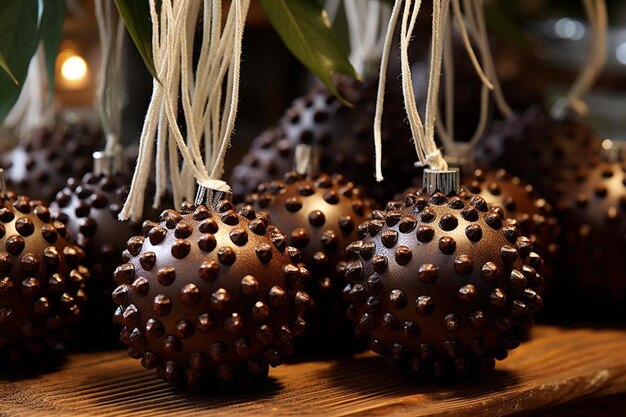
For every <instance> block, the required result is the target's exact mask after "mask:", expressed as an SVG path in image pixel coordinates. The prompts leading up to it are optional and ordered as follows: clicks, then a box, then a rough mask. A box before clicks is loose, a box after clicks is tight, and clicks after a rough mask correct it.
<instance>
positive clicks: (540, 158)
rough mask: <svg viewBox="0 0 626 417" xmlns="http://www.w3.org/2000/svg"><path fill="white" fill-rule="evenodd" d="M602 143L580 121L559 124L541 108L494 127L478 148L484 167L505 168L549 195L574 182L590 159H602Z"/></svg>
mask: <svg viewBox="0 0 626 417" xmlns="http://www.w3.org/2000/svg"><path fill="white" fill-rule="evenodd" d="M601 142H602V141H601V140H600V138H599V137H598V136H597V135H596V133H595V132H594V131H593V129H592V128H591V126H590V125H589V124H588V123H586V122H585V121H584V120H582V119H580V118H573V119H566V120H562V121H558V120H555V119H554V118H553V117H551V116H550V114H549V113H548V112H546V111H545V110H543V109H540V108H530V109H528V110H527V111H526V112H524V113H521V114H517V115H513V116H511V117H510V118H508V119H506V120H504V121H502V122H498V123H494V125H493V127H492V129H491V130H490V132H489V133H488V134H487V136H486V137H485V139H484V140H483V141H482V142H481V143H479V144H478V146H477V147H476V159H477V161H478V162H479V163H480V164H481V165H484V166H493V167H498V168H505V169H506V170H507V171H509V172H510V173H511V174H514V175H517V176H519V177H520V178H523V179H524V180H526V181H528V182H529V183H531V184H533V185H534V186H535V187H537V188H538V189H539V190H540V191H542V192H543V193H544V194H545V195H552V192H553V191H554V190H555V189H557V190H558V188H559V187H560V184H562V183H564V182H569V181H571V180H572V179H573V177H574V175H575V172H576V170H577V169H579V168H580V167H581V166H583V164H585V163H586V161H588V160H589V159H590V158H596V157H598V156H599V155H600V152H601V149H602V143H601Z"/></svg>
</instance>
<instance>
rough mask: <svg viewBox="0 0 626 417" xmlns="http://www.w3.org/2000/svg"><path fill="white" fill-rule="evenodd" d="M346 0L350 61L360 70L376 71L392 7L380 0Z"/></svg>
mask: <svg viewBox="0 0 626 417" xmlns="http://www.w3.org/2000/svg"><path fill="white" fill-rule="evenodd" d="M343 2H344V7H345V11H346V18H347V21H348V31H349V37H350V62H351V63H352V66H353V67H354V68H355V69H356V71H357V73H359V74H364V75H365V76H368V75H373V74H372V72H375V71H376V69H377V67H378V66H379V65H380V59H381V56H382V53H383V47H384V42H385V34H386V31H385V24H386V23H387V22H388V21H389V17H390V13H391V7H389V5H388V4H385V3H383V2H381V1H379V0H343Z"/></svg>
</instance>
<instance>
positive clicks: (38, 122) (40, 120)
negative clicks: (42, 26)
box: [4, 44, 54, 140]
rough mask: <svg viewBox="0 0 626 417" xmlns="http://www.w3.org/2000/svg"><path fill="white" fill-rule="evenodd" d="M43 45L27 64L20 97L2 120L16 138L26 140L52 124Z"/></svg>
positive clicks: (52, 117)
mask: <svg viewBox="0 0 626 417" xmlns="http://www.w3.org/2000/svg"><path fill="white" fill-rule="evenodd" d="M44 55H45V53H44V49H43V45H41V44H40V45H39V47H38V48H37V51H36V52H35V54H34V55H33V58H32V59H31V60H30V63H29V64H28V73H27V75H26V80H25V81H24V85H23V86H22V91H21V92H20V95H19V97H18V99H17V101H16V103H15V105H14V106H13V108H12V109H11V111H10V112H9V114H8V115H7V116H6V118H5V119H4V125H5V126H6V127H7V128H9V129H11V130H13V131H14V132H15V134H16V135H17V137H18V138H20V139H21V140H27V139H29V138H30V137H31V136H32V133H33V131H35V130H36V129H39V128H42V127H47V126H51V125H52V124H53V122H54V106H53V105H52V97H48V95H47V93H46V92H47V89H48V73H47V71H46V60H45V56H44Z"/></svg>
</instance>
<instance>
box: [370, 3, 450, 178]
mask: <svg viewBox="0 0 626 417" xmlns="http://www.w3.org/2000/svg"><path fill="white" fill-rule="evenodd" d="M402 3H403V0H397V1H396V2H395V4H394V7H393V10H392V12H391V18H390V21H389V26H388V28H387V36H386V38H385V49H384V52H383V59H382V62H381V70H380V72H381V74H380V81H379V86H378V96H377V102H376V114H375V118H374V144H375V154H376V180H377V181H381V180H383V175H382V166H381V165H382V149H381V148H382V140H381V139H382V132H381V124H382V123H381V121H382V112H383V105H384V91H385V82H386V71H387V61H388V60H389V50H390V49H391V39H392V37H393V32H394V30H395V26H396V24H397V19H398V16H399V15H400V13H402V21H401V30H400V65H401V73H402V92H403V95H404V105H405V109H406V114H407V118H408V120H409V125H410V127H411V133H412V135H413V140H414V141H415V151H416V153H417V157H418V159H419V161H420V163H421V164H423V165H429V166H430V167H431V168H433V169H436V170H447V169H448V164H447V163H446V161H445V160H444V159H443V155H442V154H441V151H440V150H439V149H438V148H437V144H436V143H435V138H434V136H435V119H436V114H437V105H438V95H439V84H440V82H439V81H440V78H441V77H440V75H441V61H442V55H443V53H442V50H443V44H444V37H445V31H446V24H447V21H448V11H449V8H450V0H441V1H434V2H433V18H432V39H431V56H430V69H429V80H428V94H427V98H426V115H425V118H424V120H425V122H424V123H422V120H421V117H420V115H419V111H418V109H417V103H416V100H415V92H414V90H413V79H412V75H411V65H410V63H409V55H408V49H409V43H410V41H411V37H412V35H413V30H414V28H415V22H416V21H417V16H418V14H419V10H420V6H421V0H415V2H414V1H413V0H404V8H403V9H402Z"/></svg>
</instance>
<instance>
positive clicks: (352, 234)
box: [245, 171, 372, 351]
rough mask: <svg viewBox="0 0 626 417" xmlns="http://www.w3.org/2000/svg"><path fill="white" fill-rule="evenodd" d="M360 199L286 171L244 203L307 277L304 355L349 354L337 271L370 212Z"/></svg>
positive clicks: (331, 181) (350, 189)
mask: <svg viewBox="0 0 626 417" xmlns="http://www.w3.org/2000/svg"><path fill="white" fill-rule="evenodd" d="M361 196H362V191H361V190H360V189H359V188H357V187H355V186H354V184H353V183H352V182H349V181H347V180H346V179H345V178H344V177H342V176H341V175H333V176H330V175H327V174H321V175H319V176H316V177H314V178H305V177H303V176H301V175H298V174H297V173H296V172H294V171H290V172H289V173H287V174H285V176H284V178H283V180H274V181H272V182H271V183H262V184H261V185H259V188H258V190H257V192H256V193H252V194H250V195H249V196H247V197H246V199H245V202H246V203H247V204H252V205H253V206H254V207H255V209H256V210H257V211H258V212H259V213H260V214H265V215H267V218H268V221H269V223H270V224H273V225H275V226H277V227H278V228H279V229H280V230H282V231H283V233H285V234H286V235H287V238H288V242H289V244H290V245H292V246H294V247H296V248H298V249H300V252H301V254H302V259H301V261H302V262H303V263H304V265H305V266H306V268H307V269H308V270H309V271H310V273H311V279H310V280H308V281H307V282H306V283H305V286H304V288H305V290H306V291H307V293H308V294H310V295H311V297H312V299H313V302H314V309H312V311H311V314H310V315H308V316H307V323H308V325H307V332H306V334H305V335H304V337H303V338H302V339H301V342H300V343H299V345H298V346H299V347H300V346H301V347H302V348H303V349H305V350H311V349H315V350H316V351H319V350H325V351H333V350H337V349H342V348H345V349H348V350H349V349H353V348H354V344H355V340H354V338H353V336H352V334H353V329H354V326H353V325H352V324H351V323H349V322H348V320H347V319H346V317H345V307H346V303H345V300H342V292H343V289H344V287H345V286H346V284H347V282H346V280H345V278H344V276H343V269H344V268H345V263H346V261H347V260H348V254H347V253H346V250H345V248H346V246H348V244H349V243H351V242H352V241H354V240H356V239H357V227H358V225H359V224H361V223H362V222H364V221H365V220H367V219H368V218H369V215H370V213H371V210H372V209H371V207H370V205H371V204H370V202H369V201H367V200H364V199H362V198H361ZM330 340H332V341H333V342H332V343H329V341H330Z"/></svg>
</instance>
